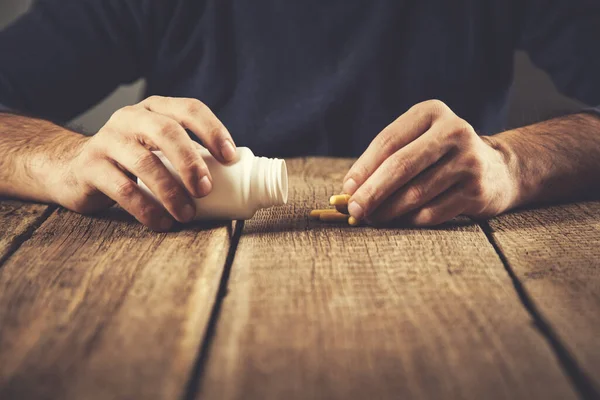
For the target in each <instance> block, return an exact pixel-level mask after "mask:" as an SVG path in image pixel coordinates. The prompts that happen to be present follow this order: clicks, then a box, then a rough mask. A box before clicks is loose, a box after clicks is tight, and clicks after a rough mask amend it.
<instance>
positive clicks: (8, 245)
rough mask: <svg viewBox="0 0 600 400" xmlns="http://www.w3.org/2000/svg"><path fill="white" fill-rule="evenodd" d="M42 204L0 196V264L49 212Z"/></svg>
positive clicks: (47, 207) (48, 208)
mask: <svg viewBox="0 0 600 400" xmlns="http://www.w3.org/2000/svg"><path fill="white" fill-rule="evenodd" d="M51 210H52V209H51V207H49V206H47V205H44V204H34V203H24V202H21V201H14V200H7V199H2V198H1V197H0V265H2V263H3V262H4V260H6V259H7V258H8V257H9V256H10V255H11V254H12V253H13V252H14V251H15V250H16V249H17V248H18V247H19V246H20V244H21V243H23V242H24V241H25V240H26V239H28V238H29V236H30V235H31V234H32V233H33V232H34V230H35V228H37V227H38V225H39V224H41V223H42V222H43V221H44V220H45V219H46V218H47V217H48V215H49V213H50V212H51Z"/></svg>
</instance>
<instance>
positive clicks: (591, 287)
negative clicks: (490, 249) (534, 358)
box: [490, 202, 600, 393]
mask: <svg viewBox="0 0 600 400" xmlns="http://www.w3.org/2000/svg"><path fill="white" fill-rule="evenodd" d="M490 226H491V227H492V229H493V232H492V235H493V237H494V238H495V240H496V241H497V243H498V246H499V247H500V248H501V250H502V252H503V253H504V254H505V256H506V258H507V260H508V263H509V264H510V266H511V268H512V269H513V271H514V273H515V275H516V276H517V278H518V279H519V281H520V282H521V284H522V285H523V286H524V288H525V290H526V292H527V293H528V294H529V296H530V297H531V299H532V301H533V303H534V304H535V305H536V306H537V307H538V309H539V311H540V312H541V314H542V316H543V318H544V319H545V320H546V321H547V322H548V323H549V325H550V327H551V328H552V329H553V330H554V331H555V332H556V333H557V335H558V337H559V339H560V340H561V342H562V343H563V344H564V345H565V346H566V348H567V350H568V351H569V352H570V354H571V355H572V356H573V357H574V358H575V360H576V361H577V363H578V364H579V366H580V367H581V368H582V369H583V370H584V373H585V374H586V375H587V376H588V377H589V379H591V380H592V381H593V385H594V386H595V390H596V392H597V393H600V202H588V203H579V204H570V205H564V206H556V207H550V208H545V209H538V210H527V211H521V212H518V213H513V214H508V215H505V216H501V217H499V218H497V219H494V220H492V221H491V222H490Z"/></svg>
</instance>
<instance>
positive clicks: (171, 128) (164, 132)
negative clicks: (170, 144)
mask: <svg viewBox="0 0 600 400" xmlns="http://www.w3.org/2000/svg"><path fill="white" fill-rule="evenodd" d="M180 129H181V126H180V125H179V124H178V123H177V122H175V121H164V122H161V123H160V126H159V133H160V135H161V136H162V137H164V138H165V139H168V140H174V139H175V138H177V137H178V136H179V133H180Z"/></svg>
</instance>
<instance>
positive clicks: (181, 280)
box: [0, 208, 231, 399]
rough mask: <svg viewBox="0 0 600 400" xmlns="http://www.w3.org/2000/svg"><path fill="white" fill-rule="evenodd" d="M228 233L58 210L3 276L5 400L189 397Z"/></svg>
mask: <svg viewBox="0 0 600 400" xmlns="http://www.w3.org/2000/svg"><path fill="white" fill-rule="evenodd" d="M230 233H231V232H230V228H229V227H228V226H212V227H211V226H200V225H196V226H191V227H189V228H186V229H185V230H182V231H180V232H176V233H169V234H157V233H153V232H150V231H149V230H147V229H146V228H144V227H142V226H141V225H139V224H137V223H135V221H133V220H132V219H131V218H130V217H129V216H127V215H126V214H125V213H124V212H122V211H120V210H118V209H114V208H113V209H111V210H109V211H108V212H107V213H106V214H104V215H103V216H99V217H84V216H81V215H77V214H74V213H71V212H67V211H64V210H60V211H58V212H55V213H54V214H53V215H52V216H51V217H50V218H49V219H48V220H47V222H46V223H45V224H44V225H42V227H41V228H39V229H38V230H37V231H36V232H35V233H34V235H33V236H32V237H31V239H30V240H28V241H27V242H26V243H25V244H24V245H22V246H21V247H20V248H19V250H18V251H17V252H16V253H15V254H13V256H12V257H10V259H9V260H8V261H7V263H6V264H5V265H4V266H3V267H2V269H0V327H1V328H0V360H1V362H0V398H2V399H29V398H35V399H108V398H110V399H113V398H114V399H173V398H177V397H178V396H181V395H182V392H183V391H184V390H185V386H186V382H187V380H188V378H189V375H190V371H191V370H192V368H193V365H194V362H195V360H196V358H197V355H198V351H199V347H200V342H201V341H202V338H203V336H204V332H205V329H206V324H207V321H208V319H209V316H210V313H211V310H212V307H213V304H214V301H215V294H216V292H217V289H218V286H219V281H220V277H221V274H222V272H223V266H224V264H225V259H226V257H227V252H228V249H229V244H230V239H229V238H230V236H229V235H230Z"/></svg>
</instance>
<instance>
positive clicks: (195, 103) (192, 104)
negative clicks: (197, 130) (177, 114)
mask: <svg viewBox="0 0 600 400" xmlns="http://www.w3.org/2000/svg"><path fill="white" fill-rule="evenodd" d="M207 108H208V107H207V106H206V104H204V103H203V102H201V101H200V100H198V99H185V111H186V112H187V113H188V114H190V115H194V116H196V115H199V114H201V113H203V112H204V111H205V110H206V109H207Z"/></svg>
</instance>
